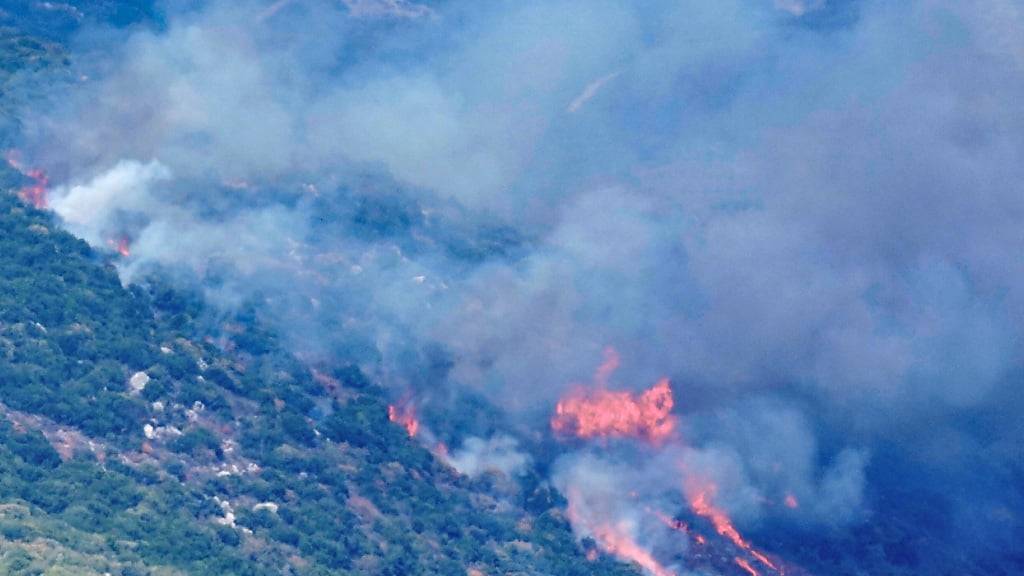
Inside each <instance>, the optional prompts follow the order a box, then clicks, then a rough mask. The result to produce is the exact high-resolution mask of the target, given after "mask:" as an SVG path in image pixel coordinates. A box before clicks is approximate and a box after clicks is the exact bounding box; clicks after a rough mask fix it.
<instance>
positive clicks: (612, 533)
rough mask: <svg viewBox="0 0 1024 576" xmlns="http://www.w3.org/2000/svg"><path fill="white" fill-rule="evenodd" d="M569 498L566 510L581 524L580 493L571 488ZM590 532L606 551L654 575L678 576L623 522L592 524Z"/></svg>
mask: <svg viewBox="0 0 1024 576" xmlns="http://www.w3.org/2000/svg"><path fill="white" fill-rule="evenodd" d="M568 499H569V506H568V508H567V510H566V512H567V514H568V516H569V520H570V521H571V522H572V523H573V524H574V525H575V524H579V523H580V517H579V513H578V512H577V509H576V504H575V503H576V502H577V501H578V499H579V494H578V493H577V492H576V491H574V490H570V491H569V493H568ZM590 532H591V535H592V537H593V538H594V542H596V543H597V545H598V547H600V548H601V550H604V551H605V552H606V553H608V554H611V555H613V556H616V557H618V558H620V559H622V560H626V561H629V562H633V563H635V564H637V565H638V566H640V567H641V568H643V569H644V570H647V572H649V573H650V574H653V575H654V576H676V574H675V572H672V571H671V570H669V569H668V568H665V567H664V566H662V565H661V564H660V563H658V561H657V560H655V559H654V556H653V555H652V554H651V553H650V552H648V551H647V550H645V549H644V548H643V547H641V546H640V545H639V544H637V543H636V541H635V540H633V538H632V537H631V536H630V535H629V531H628V528H627V527H626V526H624V525H623V524H622V523H621V522H618V523H613V522H601V523H599V524H597V525H595V526H591V527H590ZM590 552H592V551H590ZM590 552H588V553H587V559H588V560H591V561H593V560H595V559H596V558H597V557H596V556H593V557H592V555H591V554H590Z"/></svg>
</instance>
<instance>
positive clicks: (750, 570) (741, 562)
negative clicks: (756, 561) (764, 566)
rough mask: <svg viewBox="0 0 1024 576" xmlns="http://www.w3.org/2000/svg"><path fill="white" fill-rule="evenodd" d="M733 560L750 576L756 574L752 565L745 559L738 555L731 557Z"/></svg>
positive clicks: (755, 575)
mask: <svg viewBox="0 0 1024 576" xmlns="http://www.w3.org/2000/svg"><path fill="white" fill-rule="evenodd" d="M733 560H734V561H735V562H736V565H737V566H739V567H740V568H743V570H745V571H746V572H747V574H750V576H758V573H757V570H755V569H754V567H753V566H751V565H750V562H747V561H746V560H744V559H743V558H740V557H738V556H737V557H736V558H733Z"/></svg>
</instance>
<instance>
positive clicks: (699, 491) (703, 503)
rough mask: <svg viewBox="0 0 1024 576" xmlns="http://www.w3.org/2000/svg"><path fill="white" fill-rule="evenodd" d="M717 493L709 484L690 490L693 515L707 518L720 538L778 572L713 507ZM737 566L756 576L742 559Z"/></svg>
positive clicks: (722, 511)
mask: <svg viewBox="0 0 1024 576" xmlns="http://www.w3.org/2000/svg"><path fill="white" fill-rule="evenodd" d="M717 491H718V486H716V485H715V484H714V483H711V482H708V483H705V484H703V485H700V486H698V487H696V489H694V490H691V491H690V492H692V493H693V494H694V495H693V496H692V497H691V498H690V508H691V509H692V510H693V512H694V514H696V515H698V516H701V517H703V518H707V519H708V520H709V521H711V525H712V526H714V527H715V531H716V532H718V533H719V534H720V535H721V536H723V537H725V538H727V539H728V540H729V541H731V542H732V543H733V544H735V545H736V547H737V548H740V549H742V550H744V551H745V552H746V553H747V554H750V556H751V557H753V558H755V559H756V560H757V561H758V562H760V563H761V564H763V565H765V566H767V567H768V568H771V569H772V570H774V571H776V572H779V568H778V566H776V565H775V563H774V562H772V561H771V560H770V559H769V558H768V557H767V556H765V555H764V554H763V553H761V552H759V551H758V550H756V549H755V548H754V547H753V546H751V545H750V543H749V542H747V541H746V540H745V539H744V538H743V536H741V535H740V533H739V531H738V530H736V527H735V526H733V524H732V520H730V519H729V515H728V514H726V513H725V511H724V510H722V509H721V508H718V507H717V506H715V505H714V503H713V502H712V499H713V498H714V497H715V493H716V492H717ZM740 561H742V563H740ZM737 564H739V565H740V567H742V568H744V569H746V570H747V571H748V572H750V573H751V574H753V575H754V576H757V572H756V571H754V570H753V569H752V568H751V567H750V564H749V563H747V562H746V561H745V560H743V559H742V558H737Z"/></svg>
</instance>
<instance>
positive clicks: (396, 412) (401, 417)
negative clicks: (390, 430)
mask: <svg viewBox="0 0 1024 576" xmlns="http://www.w3.org/2000/svg"><path fill="white" fill-rule="evenodd" d="M388 420H391V421H392V422H395V423H396V424H400V425H401V426H402V427H403V428H405V431H406V432H407V433H408V434H409V438H415V437H416V434H417V433H418V432H419V430H420V422H419V420H417V419H416V409H415V408H414V407H413V406H412V404H409V403H405V404H402V405H400V406H395V405H394V404H392V405H390V406H388Z"/></svg>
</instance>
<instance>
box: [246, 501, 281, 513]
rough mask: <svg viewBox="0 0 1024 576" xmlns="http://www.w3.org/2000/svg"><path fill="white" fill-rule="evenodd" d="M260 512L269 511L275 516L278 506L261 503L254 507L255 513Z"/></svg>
mask: <svg viewBox="0 0 1024 576" xmlns="http://www.w3.org/2000/svg"><path fill="white" fill-rule="evenodd" d="M260 510H269V511H270V512H272V513H274V514H277V504H275V503H273V502H260V503H259V504H257V505H255V506H253V507H252V511H253V512H259V511H260Z"/></svg>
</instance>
